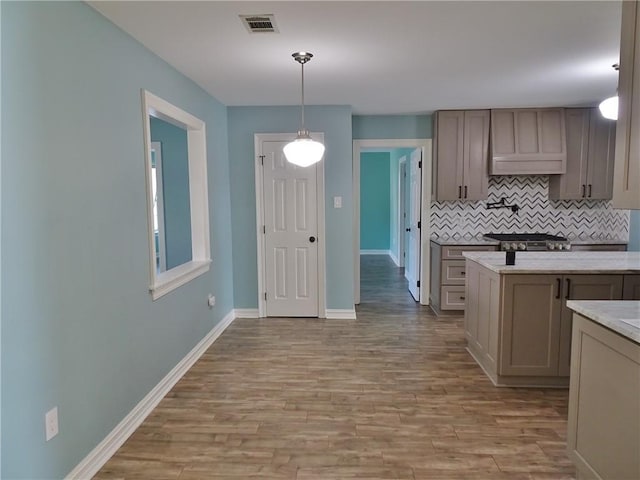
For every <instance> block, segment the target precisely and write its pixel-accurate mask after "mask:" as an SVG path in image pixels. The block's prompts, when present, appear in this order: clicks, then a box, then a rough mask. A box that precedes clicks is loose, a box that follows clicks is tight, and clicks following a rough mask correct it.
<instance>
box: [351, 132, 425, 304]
mask: <svg viewBox="0 0 640 480" xmlns="http://www.w3.org/2000/svg"><path fill="white" fill-rule="evenodd" d="M431 142H432V140H431V139H430V138H409V139H398V138H394V139H377V140H353V159H352V163H353V187H352V188H353V246H352V247H353V297H354V303H355V304H356V305H357V304H359V303H360V154H361V153H362V151H363V150H366V149H369V148H379V149H396V148H421V149H422V189H421V190H422V195H421V196H422V198H421V206H420V224H421V226H422V228H421V232H420V233H421V235H420V238H421V240H420V304H421V305H429V280H430V272H429V261H430V257H429V254H430V252H429V250H430V249H429V242H430V238H429V237H430V236H431V235H430V228H429V217H430V214H431V164H432V158H431V153H432V152H431Z"/></svg>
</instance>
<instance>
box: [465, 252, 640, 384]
mask: <svg viewBox="0 0 640 480" xmlns="http://www.w3.org/2000/svg"><path fill="white" fill-rule="evenodd" d="M467 274H468V275H467V292H466V297H467V304H466V311H465V333H466V337H467V344H468V347H469V351H470V353H471V354H472V355H473V356H474V357H475V359H476V360H477V361H478V362H479V363H480V364H481V365H482V366H483V368H484V370H485V372H486V373H487V374H488V375H489V377H490V378H491V379H492V381H493V382H494V383H495V384H496V385H513V386H517V385H522V386H541V385H557V386H560V385H568V378H567V377H568V376H569V372H570V360H571V328H572V313H573V312H572V311H571V310H570V309H568V308H567V307H566V301H567V300H569V299H571V300H621V299H622V291H623V275H604V274H603V275H600V274H596V275H549V274H531V275H528V274H527V275H520V274H514V275H499V274H497V273H494V272H491V271H489V270H487V269H484V268H482V267H479V266H478V265H477V264H476V263H475V262H467ZM639 277H640V275H639Z"/></svg>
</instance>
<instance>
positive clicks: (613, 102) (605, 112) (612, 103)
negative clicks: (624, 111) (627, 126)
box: [598, 96, 618, 120]
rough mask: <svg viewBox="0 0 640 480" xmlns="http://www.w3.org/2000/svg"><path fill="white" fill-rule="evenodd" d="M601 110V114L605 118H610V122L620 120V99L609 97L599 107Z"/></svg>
mask: <svg viewBox="0 0 640 480" xmlns="http://www.w3.org/2000/svg"><path fill="white" fill-rule="evenodd" d="M598 108H600V113H601V114H602V116H603V117H604V118H608V119H609V120H617V119H618V97H617V96H615V97H609V98H607V99H606V100H603V101H602V102H600V105H599V106H598Z"/></svg>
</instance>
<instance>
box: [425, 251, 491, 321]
mask: <svg viewBox="0 0 640 480" xmlns="http://www.w3.org/2000/svg"><path fill="white" fill-rule="evenodd" d="M430 248H431V282H430V292H429V305H431V308H432V309H433V310H434V311H435V312H436V313H441V312H442V311H462V310H464V306H465V293H464V292H465V283H466V278H467V277H466V267H465V260H464V257H463V256H462V253H463V252H468V251H489V252H490V251H495V250H496V249H497V248H498V247H497V246H495V245H440V244H438V243H436V242H433V241H432V242H431V247H430Z"/></svg>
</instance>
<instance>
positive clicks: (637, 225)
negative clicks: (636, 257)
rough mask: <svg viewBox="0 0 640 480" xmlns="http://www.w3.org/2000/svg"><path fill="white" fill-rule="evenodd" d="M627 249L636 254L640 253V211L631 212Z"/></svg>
mask: <svg viewBox="0 0 640 480" xmlns="http://www.w3.org/2000/svg"><path fill="white" fill-rule="evenodd" d="M627 249H628V250H630V251H634V252H638V251H640V210H631V215H630V218H629V245H628V247H627Z"/></svg>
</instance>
